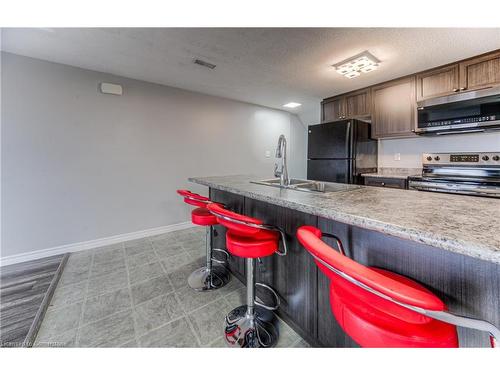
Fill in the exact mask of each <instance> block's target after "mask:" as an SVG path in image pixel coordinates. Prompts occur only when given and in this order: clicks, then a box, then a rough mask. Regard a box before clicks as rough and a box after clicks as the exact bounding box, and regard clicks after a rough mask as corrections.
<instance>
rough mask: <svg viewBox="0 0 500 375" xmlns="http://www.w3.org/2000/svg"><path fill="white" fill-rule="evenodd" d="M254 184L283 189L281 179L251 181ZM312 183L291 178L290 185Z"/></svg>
mask: <svg viewBox="0 0 500 375" xmlns="http://www.w3.org/2000/svg"><path fill="white" fill-rule="evenodd" d="M251 182H252V183H254V184H260V185H269V186H277V187H282V186H281V185H280V179H279V178H271V179H269V180H261V181H251ZM309 182H311V181H308V180H299V179H296V178H291V179H290V185H295V184H303V183H309ZM283 187H285V186H283Z"/></svg>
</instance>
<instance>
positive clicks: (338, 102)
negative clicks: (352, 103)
mask: <svg viewBox="0 0 500 375" xmlns="http://www.w3.org/2000/svg"><path fill="white" fill-rule="evenodd" d="M344 116H345V101H344V98H343V97H336V98H332V99H328V100H326V101H324V102H323V104H322V115H321V121H322V122H329V121H337V120H341V119H343V118H344Z"/></svg>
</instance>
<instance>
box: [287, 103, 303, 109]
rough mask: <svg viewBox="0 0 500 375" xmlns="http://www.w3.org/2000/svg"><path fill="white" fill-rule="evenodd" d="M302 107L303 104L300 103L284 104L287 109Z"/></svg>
mask: <svg viewBox="0 0 500 375" xmlns="http://www.w3.org/2000/svg"><path fill="white" fill-rule="evenodd" d="M301 105H302V104H300V103H295V102H290V103H286V104H283V107H286V108H297V107H300V106H301Z"/></svg>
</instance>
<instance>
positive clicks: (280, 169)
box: [274, 134, 290, 186]
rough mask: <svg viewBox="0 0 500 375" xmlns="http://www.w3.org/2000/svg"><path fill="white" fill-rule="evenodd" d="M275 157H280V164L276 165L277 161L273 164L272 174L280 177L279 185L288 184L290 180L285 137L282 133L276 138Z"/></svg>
mask: <svg viewBox="0 0 500 375" xmlns="http://www.w3.org/2000/svg"><path fill="white" fill-rule="evenodd" d="M276 158H277V159H280V165H278V163H276V164H275V166H274V176H275V177H279V178H280V185H282V186H288V185H289V183H290V180H289V178H288V168H287V160H286V138H285V136H284V135H283V134H281V135H280V137H279V139H278V147H276Z"/></svg>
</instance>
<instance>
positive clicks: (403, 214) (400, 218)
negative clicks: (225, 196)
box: [189, 175, 500, 264]
mask: <svg viewBox="0 0 500 375" xmlns="http://www.w3.org/2000/svg"><path fill="white" fill-rule="evenodd" d="M267 178H269V177H267ZM263 179H266V177H262V176H251V175H238V176H218V177H192V178H190V179H189V180H190V181H191V182H194V183H198V184H201V185H205V186H208V187H211V188H214V189H218V190H223V191H227V192H231V193H235V194H239V195H243V196H245V197H248V198H252V199H256V200H260V201H265V202H269V203H272V204H275V205H278V206H283V207H288V208H290V209H293V210H297V211H302V212H306V213H309V214H312V215H316V216H321V217H324V218H327V219H332V220H336V221H340V222H343V223H347V224H351V225H356V226H358V227H362V228H367V229H370V230H375V231H378V232H382V233H386V234H388V235H392V236H396V237H400V238H403V239H408V240H412V241H416V242H419V243H422V244H426V245H430V246H434V247H438V248H442V249H445V250H448V251H452V252H455V253H459V254H463V255H467V256H471V257H474V258H479V259H482V260H486V261H489V262H493V263H497V264H500V214H499V213H500V199H491V198H481V197H471V196H460V195H453V194H442V193H431V192H422V191H417V190H398V189H380V188H377V187H370V186H359V188H358V189H355V190H349V191H340V192H334V193H309V192H302V191H294V190H290V189H279V188H276V187H272V186H265V185H258V184H254V183H251V182H250V181H258V180H263ZM339 185H344V184H339ZM344 186H345V187H347V186H349V187H352V186H353V185H344Z"/></svg>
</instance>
